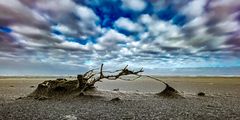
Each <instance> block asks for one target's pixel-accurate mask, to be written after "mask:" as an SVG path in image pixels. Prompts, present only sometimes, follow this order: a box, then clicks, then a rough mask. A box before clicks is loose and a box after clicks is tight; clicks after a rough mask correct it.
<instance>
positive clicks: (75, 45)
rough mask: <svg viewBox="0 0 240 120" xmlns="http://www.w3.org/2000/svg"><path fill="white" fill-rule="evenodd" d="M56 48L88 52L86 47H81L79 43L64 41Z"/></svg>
mask: <svg viewBox="0 0 240 120" xmlns="http://www.w3.org/2000/svg"><path fill="white" fill-rule="evenodd" d="M57 47H59V48H62V49H70V50H90V49H89V46H88V45H81V44H79V43H76V42H69V41H64V42H62V43H60V44H57Z"/></svg>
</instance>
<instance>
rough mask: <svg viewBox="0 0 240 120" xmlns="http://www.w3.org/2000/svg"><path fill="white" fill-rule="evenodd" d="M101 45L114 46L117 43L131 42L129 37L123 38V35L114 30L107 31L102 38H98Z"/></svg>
mask: <svg viewBox="0 0 240 120" xmlns="http://www.w3.org/2000/svg"><path fill="white" fill-rule="evenodd" d="M97 41H98V42H100V43H101V44H102V45H107V46H112V45H116V44H117V43H118V42H124V43H126V42H130V41H132V40H131V39H130V38H129V37H127V36H125V35H124V34H121V33H119V32H117V31H116V30H113V29H111V30H109V31H108V32H107V33H105V34H104V35H103V36H102V37H100V38H98V40H97Z"/></svg>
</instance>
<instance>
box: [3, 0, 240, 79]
mask: <svg viewBox="0 0 240 120" xmlns="http://www.w3.org/2000/svg"><path fill="white" fill-rule="evenodd" d="M239 21H240V1H239V0H7V1H6V0H0V74H2V75H8V74H9V75H12V74H13V75H31V74H75V73H81V72H83V71H85V70H87V69H89V68H96V67H99V65H100V64H101V63H104V64H105V66H106V68H111V69H116V68H119V67H122V66H125V65H126V64H129V65H130V67H131V68H134V69H137V68H140V67H143V68H144V69H145V71H146V72H147V73H161V72H162V70H163V69H166V68H167V69H173V70H176V69H178V68H219V67H220V68H229V67H234V68H236V67H240V29H239V28H240V27H239Z"/></svg>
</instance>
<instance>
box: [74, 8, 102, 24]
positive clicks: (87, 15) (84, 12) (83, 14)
mask: <svg viewBox="0 0 240 120" xmlns="http://www.w3.org/2000/svg"><path fill="white" fill-rule="evenodd" d="M76 13H77V15H78V16H79V17H80V18H81V19H82V20H83V21H86V22H89V20H90V21H96V20H98V17H97V15H96V14H95V13H94V12H93V10H92V9H90V8H88V7H85V6H79V5H78V6H77V7H76Z"/></svg>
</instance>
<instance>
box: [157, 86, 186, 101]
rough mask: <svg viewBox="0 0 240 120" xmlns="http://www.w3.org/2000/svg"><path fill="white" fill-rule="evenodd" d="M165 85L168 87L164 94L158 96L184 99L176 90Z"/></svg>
mask: <svg viewBox="0 0 240 120" xmlns="http://www.w3.org/2000/svg"><path fill="white" fill-rule="evenodd" d="M165 85H166V88H165V89H164V90H163V91H162V92H160V93H157V95H158V96H163V97H168V98H183V96H182V95H180V93H179V92H178V91H177V90H175V89H174V88H172V87H171V86H169V85H168V84H165Z"/></svg>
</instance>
